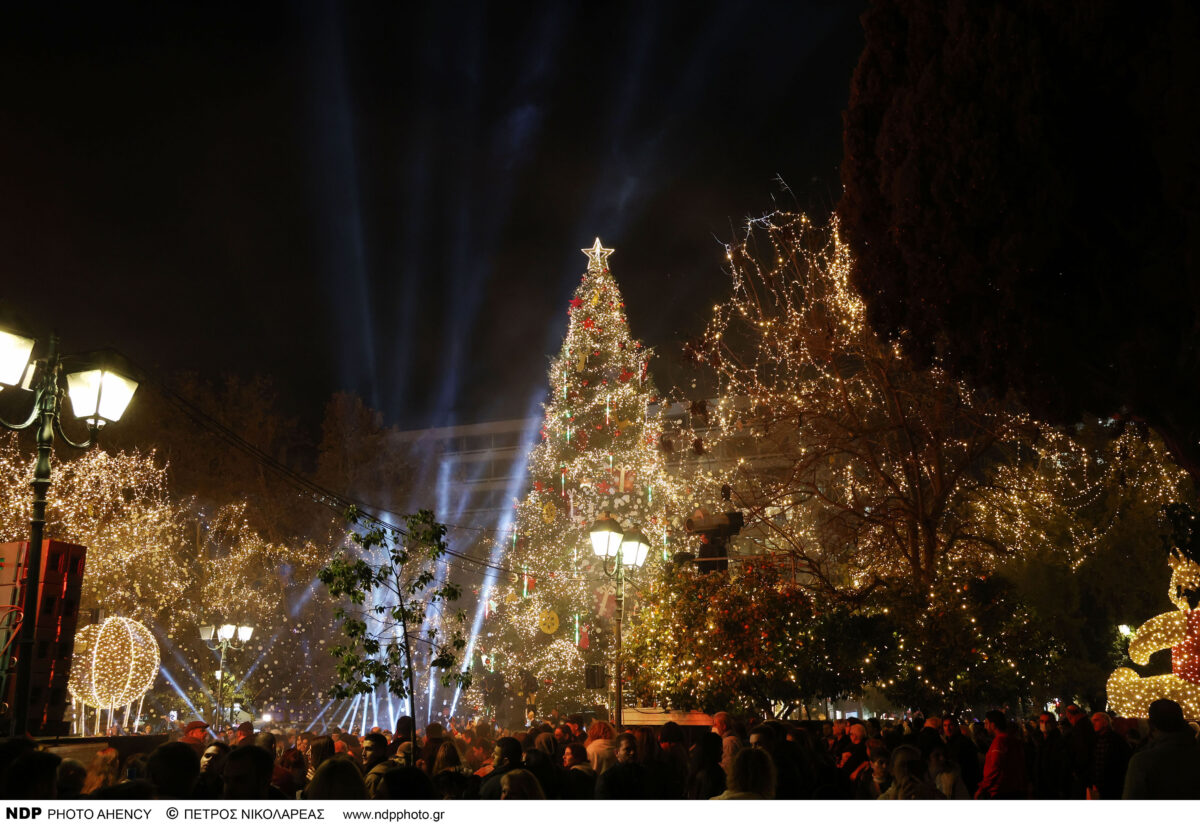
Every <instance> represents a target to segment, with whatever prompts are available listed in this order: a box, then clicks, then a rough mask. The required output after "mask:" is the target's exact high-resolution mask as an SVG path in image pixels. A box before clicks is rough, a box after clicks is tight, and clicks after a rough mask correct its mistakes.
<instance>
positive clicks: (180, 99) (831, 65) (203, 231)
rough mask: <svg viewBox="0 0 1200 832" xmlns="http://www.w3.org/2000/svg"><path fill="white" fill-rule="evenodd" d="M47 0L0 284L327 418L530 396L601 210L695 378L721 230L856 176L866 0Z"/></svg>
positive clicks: (820, 206)
mask: <svg viewBox="0 0 1200 832" xmlns="http://www.w3.org/2000/svg"><path fill="white" fill-rule="evenodd" d="M48 6H49V4H34V7H33V8H29V9H24V10H21V11H14V10H12V9H11V8H10V9H6V10H5V11H4V12H3V13H2V15H0V65H2V67H3V71H2V72H0V85H2V87H3V93H2V95H0V108H2V109H3V112H2V114H0V299H3V300H5V301H7V302H9V303H10V304H11V305H13V306H14V307H15V308H16V309H17V311H18V312H19V313H20V314H22V315H23V316H24V317H25V319H26V320H28V321H30V322H31V323H32V324H34V325H35V326H36V327H37V330H38V333H39V334H41V333H45V332H48V331H49V330H50V329H51V328H57V329H58V331H59V332H60V334H61V335H62V337H63V340H64V348H65V349H66V350H67V351H79V350H85V349H92V348H95V347H99V346H113V347H116V348H118V349H120V350H122V351H124V352H126V353H128V354H129V355H130V356H131V357H132V358H133V359H134V360H135V361H138V362H140V363H142V364H144V365H146V366H148V367H150V368H152V369H153V370H154V371H156V372H158V373H161V374H165V375H170V374H173V373H175V372H177V371H182V370H193V371H197V372H199V373H201V374H202V375H204V376H208V377H216V376H219V375H220V374H222V373H225V372H233V373H236V374H239V375H242V376H252V375H255V374H265V375H270V376H273V377H274V378H275V379H276V380H277V382H278V384H279V387H280V389H281V392H282V393H283V396H284V400H285V401H286V402H287V404H288V405H289V406H290V407H294V408H296V409H297V412H298V413H299V414H301V416H302V417H303V418H304V420H305V421H306V422H308V423H310V424H313V425H315V424H316V421H317V419H318V418H319V416H320V412H321V408H322V406H323V403H324V402H325V401H326V400H327V399H328V397H329V395H330V394H331V393H333V392H334V391H336V390H339V389H349V390H353V391H355V392H358V393H359V394H361V395H362V396H363V398H364V399H365V400H366V401H367V403H368V404H371V405H373V406H375V407H377V408H379V409H380V410H382V411H383V412H384V413H385V414H386V416H387V418H388V419H389V420H390V421H392V422H395V423H397V424H399V425H401V426H402V427H405V428H414V427H424V426H427V425H432V424H456V423H463V422H472V421H479V420H485V419H500V418H515V417H521V416H524V415H526V414H527V413H528V412H529V411H530V407H531V404H536V402H537V401H540V399H541V397H542V395H543V392H544V384H545V374H546V370H547V360H546V356H547V355H548V354H550V353H552V352H555V351H557V349H558V348H559V346H560V345H561V342H562V338H563V336H564V334H565V331H566V324H567V317H566V314H565V310H566V304H567V300H568V299H569V297H570V294H571V292H572V291H573V289H574V287H575V285H576V283H577V281H578V280H579V277H580V275H581V274H582V272H583V271H584V269H585V267H586V265H587V263H586V259H585V258H584V257H583V255H581V254H580V253H579V249H580V248H581V247H584V246H588V245H590V244H591V242H592V240H593V238H594V237H596V236H597V235H598V236H600V238H601V239H602V240H603V241H604V243H605V244H606V245H608V246H611V247H613V248H615V249H616V250H617V253H616V254H615V255H614V256H613V258H612V268H613V273H614V275H615V276H616V278H617V280H618V283H619V284H620V286H621V288H622V290H623V291H624V293H625V297H626V305H627V309H628V312H629V318H630V323H631V326H632V328H633V331H634V334H635V335H636V336H638V337H640V338H641V339H642V340H643V341H645V342H646V343H649V344H651V345H653V346H655V347H656V348H657V349H658V351H659V353H660V354H661V355H662V356H663V358H662V359H660V361H659V364H658V365H657V366H656V368H655V369H656V372H657V374H658V381H659V385H660V387H669V386H670V385H671V384H673V383H679V382H681V381H682V376H681V375H680V373H679V371H678V368H677V367H675V366H673V363H674V360H675V358H676V356H677V354H678V352H679V343H680V341H682V340H683V339H686V338H689V337H693V336H694V335H696V334H698V333H699V332H700V331H701V330H702V328H703V323H704V320H705V315H706V312H707V311H708V310H710V309H711V308H712V303H713V302H714V301H715V300H717V299H719V298H721V297H722V295H723V294H724V293H725V292H726V289H727V279H726V277H725V276H724V275H723V274H722V271H721V266H722V260H723V257H722V249H721V241H725V240H728V239H730V238H731V237H732V236H733V235H734V234H735V233H736V230H737V229H738V228H739V227H740V226H741V225H742V224H743V222H744V219H745V218H746V217H748V216H751V215H759V214H763V213H766V212H767V211H769V210H771V209H772V208H773V207H775V206H779V207H784V208H789V209H791V208H799V209H802V210H806V211H809V212H810V213H813V214H814V215H816V216H820V217H824V216H827V214H828V212H829V211H830V210H831V208H832V207H833V206H834V205H835V204H836V202H837V199H838V197H839V195H840V191H841V188H840V184H839V176H838V163H839V161H840V159H841V154H842V144H841V124H842V122H841V112H842V110H843V109H844V108H845V105H846V100H847V97H848V90H849V81H850V76H851V73H852V71H853V67H854V65H855V62H856V60H857V58H858V54H859V52H860V51H861V48H862V34H861V30H860V26H859V23H858V15H859V14H860V12H861V8H860V7H859V6H860V4H858V3H853V2H827V3H821V2H807V3H806V2H785V3H778V4H775V3H742V4H738V3H713V4H705V3H695V2H688V3H657V4H654V3H635V4H628V5H626V4H604V3H588V4H577V5H571V4H565V3H521V4H493V5H490V6H481V5H479V6H477V5H468V4H443V3H426V4H420V5H417V4H412V5H411V6H408V5H405V6H401V5H400V4H392V3H388V4H366V3H346V4H334V3H300V2H297V3H281V4H274V5H269V4H255V5H254V6H253V8H250V9H247V8H243V4H236V5H229V6H220V5H217V4H205V5H204V6H196V7H194V8H189V7H186V6H183V5H182V4H174V3H172V4H149V3H147V4H139V5H132V4H130V5H120V4H90V5H81V6H79V7H78V8H76V9H74V10H70V9H69V8H68V7H66V6H63V5H58V4H56V5H54V7H53V8H49V7H48ZM162 6H169V8H163V7H162Z"/></svg>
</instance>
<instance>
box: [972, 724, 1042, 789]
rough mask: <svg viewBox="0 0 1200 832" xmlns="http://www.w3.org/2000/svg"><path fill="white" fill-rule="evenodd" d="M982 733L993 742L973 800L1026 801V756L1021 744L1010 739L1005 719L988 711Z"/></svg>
mask: <svg viewBox="0 0 1200 832" xmlns="http://www.w3.org/2000/svg"><path fill="white" fill-rule="evenodd" d="M983 729H984V730H985V731H987V732H988V735H989V736H990V737H991V738H992V744H991V745H990V746H989V747H988V751H987V756H986V757H985V758H984V761H983V779H982V780H980V781H979V788H978V789H976V790H975V799H976V800H1005V799H1021V798H1025V797H1028V796H1029V795H1028V791H1029V789H1028V783H1027V781H1026V778H1025V752H1024V751H1023V750H1022V748H1021V741H1020V740H1019V739H1016V738H1015V737H1012V736H1009V733H1008V718H1007V717H1005V716H1004V714H1003V713H1002V712H1000V711H988V712H987V714H986V715H985V716H984V718H983Z"/></svg>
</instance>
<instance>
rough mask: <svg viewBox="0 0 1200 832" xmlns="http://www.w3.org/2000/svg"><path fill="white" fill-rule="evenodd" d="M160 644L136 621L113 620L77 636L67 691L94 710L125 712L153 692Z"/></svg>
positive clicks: (86, 628) (121, 618)
mask: <svg viewBox="0 0 1200 832" xmlns="http://www.w3.org/2000/svg"><path fill="white" fill-rule="evenodd" d="M159 660H160V657H159V651H158V642H157V641H155V640H154V636H153V635H152V634H151V633H150V631H149V630H147V629H146V628H145V627H144V626H143V625H142V624H140V623H138V622H137V621H134V620H133V619H132V618H123V617H121V616H113V617H112V618H108V619H105V621H104V622H103V623H102V624H89V625H88V626H86V627H84V628H83V629H81V630H80V631H79V633H78V634H77V635H76V636H75V658H74V660H73V661H72V663H71V680H70V681H69V682H68V683H67V689H68V690H69V691H70V692H71V695H72V696H73V697H75V699H76V700H77V701H78V702H81V703H83V704H85V705H87V706H88V707H91V708H100V709H106V710H114V709H118V708H124V707H126V706H128V705H130V704H132V703H133V702H134V701H136V700H137V699H139V698H141V697H142V696H144V695H145V694H146V692H147V691H148V690H150V686H151V685H153V684H154V679H155V677H157V676H158V666H159Z"/></svg>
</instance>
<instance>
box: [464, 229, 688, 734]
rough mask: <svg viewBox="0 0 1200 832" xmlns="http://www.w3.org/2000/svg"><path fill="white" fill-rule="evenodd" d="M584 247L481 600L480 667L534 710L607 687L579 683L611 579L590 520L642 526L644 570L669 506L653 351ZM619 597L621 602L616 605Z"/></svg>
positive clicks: (597, 650)
mask: <svg viewBox="0 0 1200 832" xmlns="http://www.w3.org/2000/svg"><path fill="white" fill-rule="evenodd" d="M583 253H584V254H586V255H587V257H588V269H587V272H586V273H585V274H584V275H583V279H582V281H581V282H580V284H579V286H578V288H577V289H576V291H575V295H574V297H573V298H572V299H571V301H570V304H569V306H568V309H567V314H568V316H569V319H570V323H569V325H568V327H567V337H566V340H565V341H564V343H563V347H562V350H561V351H560V352H559V354H558V356H557V357H556V358H555V359H554V360H553V362H552V364H551V367H550V390H551V392H550V400H549V401H548V402H546V404H545V422H544V423H543V425H542V431H541V440H540V442H539V443H538V444H537V446H536V447H535V448H534V450H533V452H532V454H531V455H530V462H529V472H530V478H531V480H532V487H531V488H530V490H529V493H528V495H527V496H526V497H525V499H524V501H522V502H521V503H520V504H519V505H518V507H517V518H516V527H515V530H514V531H513V533H512V535H511V537H510V539H509V540H508V542H507V547H508V551H507V553H506V555H505V557H504V560H503V564H502V565H503V568H504V571H503V572H502V573H501V577H500V579H499V580H498V581H497V583H496V585H495V586H494V587H493V588H492V590H491V593H490V595H489V597H488V598H487V599H486V603H487V604H488V609H489V618H488V621H487V624H486V626H485V628H484V632H485V636H486V638H485V640H484V644H485V647H484V652H485V656H486V662H487V669H494V670H497V671H499V672H500V673H502V674H503V676H504V677H505V679H506V680H507V682H508V686H509V690H510V691H511V692H513V693H516V694H517V696H518V697H519V698H521V699H523V700H524V701H526V703H527V704H531V705H532V706H533V707H534V708H535V709H536V710H537V711H538V712H539V713H544V712H547V711H549V710H550V709H551V708H559V709H563V710H566V709H574V708H576V707H579V706H581V705H589V704H596V703H599V702H601V701H603V700H604V697H605V692H604V691H603V690H591V691H589V690H587V689H586V687H585V684H584V681H585V667H586V666H587V665H589V664H592V665H603V666H605V667H606V668H608V669H610V670H611V667H612V655H611V654H612V649H613V647H612V645H611V643H610V642H611V639H609V638H608V637H607V630H608V629H609V628H608V627H606V626H603V625H604V624H606V623H608V622H611V616H612V614H613V611H614V609H613V608H614V605H613V603H612V602H613V598H612V583H611V581H610V580H609V579H608V578H607V577H606V576H605V574H604V571H603V570H602V569H601V568H600V564H599V563H598V562H597V561H596V558H595V557H594V556H593V554H592V550H591V544H590V542H589V539H588V536H587V531H588V528H589V527H590V526H591V524H592V523H593V522H594V521H595V520H596V519H597V517H599V516H600V515H601V513H602V512H605V511H607V512H609V513H610V514H611V516H612V517H613V518H614V519H616V520H617V521H618V522H619V523H620V524H621V526H622V527H623V528H624V529H625V530H626V531H627V532H629V531H631V530H632V529H633V528H634V527H640V528H641V530H642V532H643V533H644V534H645V535H646V537H647V538H648V540H649V541H650V554H649V556H648V558H647V561H646V566H645V567H643V570H644V571H645V570H655V569H658V568H661V564H662V562H663V561H664V559H665V556H666V553H667V552H668V551H669V543H668V541H669V532H668V529H669V526H670V524H671V520H672V518H676V517H678V508H679V506H678V502H677V499H676V497H675V490H676V489H675V488H674V486H673V485H672V483H671V481H670V479H669V478H668V476H667V474H666V471H665V469H664V466H663V459H662V455H661V452H660V449H659V441H660V438H661V435H662V429H661V427H660V424H661V420H660V418H659V417H658V416H657V415H650V413H649V411H650V410H653V411H655V413H657V410H658V408H657V407H653V405H654V403H655V402H656V400H657V392H656V391H655V389H654V385H653V383H652V382H651V380H650V376H649V370H648V362H649V359H650V356H651V352H650V350H648V349H647V348H645V347H643V346H642V345H641V344H640V343H639V342H638V341H636V340H634V338H633V337H632V335H631V334H630V331H629V322H628V320H627V318H626V316H625V304H624V302H623V301H622V299H621V293H620V291H619V290H618V288H617V284H616V282H615V281H614V280H613V276H612V274H611V273H610V272H609V269H608V257H609V255H611V254H612V253H613V250H612V249H606V248H604V247H603V246H602V245H601V244H600V240H599V239H597V240H596V242H595V244H594V245H593V246H592V248H590V249H583ZM632 577H634V578H635V579H636V577H637V576H636V575H634V576H632ZM647 577H648V576H647ZM631 590H632V591H631ZM627 593H628V595H630V596H635V595H636V588H633V587H630V586H629V585H628V584H627ZM629 607H630V602H629V601H628V600H627V602H626V615H628V614H629Z"/></svg>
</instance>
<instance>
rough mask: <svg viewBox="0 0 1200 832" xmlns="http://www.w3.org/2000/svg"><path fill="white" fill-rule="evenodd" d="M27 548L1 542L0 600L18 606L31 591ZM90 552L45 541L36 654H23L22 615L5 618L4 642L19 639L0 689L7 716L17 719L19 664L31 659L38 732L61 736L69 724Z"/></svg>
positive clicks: (32, 721) (32, 726)
mask: <svg viewBox="0 0 1200 832" xmlns="http://www.w3.org/2000/svg"><path fill="white" fill-rule="evenodd" d="M28 548H29V544H28V543H27V542H20V543H3V544H0V604H7V605H9V606H10V607H12V608H15V609H18V610H19V609H21V607H22V605H23V604H24V596H25V592H26V590H27V589H28V587H27V586H26V583H27V582H26V578H25V576H26V566H27V563H26V562H25V557H26V555H27V554H28ZM86 555H87V549H86V548H85V547H83V546H77V545H75V544H72V543H63V542H61V541H58V540H47V541H45V542H43V544H42V568H41V576H40V578H39V580H38V585H37V590H36V591H37V603H38V620H37V629H36V630H35V632H34V647H33V655H32V656H24V655H22V650H21V633H20V631H19V628H17V627H14V626H13V625H14V624H15V622H16V619H17V616H16V615H8V616H6V617H5V618H4V619H3V621H0V644H3V643H4V642H5V641H7V640H9V639H14V640H13V643H12V646H11V647H10V649H9V657H10V666H9V671H10V672H9V673H8V675H7V678H5V679H4V685H3V691H0V693H3V697H4V703H5V705H6V707H5V709H4V712H5V716H6V718H7V719H11V718H12V707H13V703H14V702H15V700H16V688H17V670H16V667H17V663H18V662H22V661H28V662H30V663H31V668H30V681H31V685H30V691H29V714H28V716H29V724H28V726H27V728H28V730H29V731H31V732H32V733H33V735H34V736H61V735H63V734H65V733H67V730H68V727H69V724H68V723H67V722H66V721H64V720H63V715H64V713H65V711H66V707H67V698H68V697H67V679H68V678H69V677H70V675H71V659H72V656H73V654H74V646H75V630H76V628H77V627H78V625H79V594H80V592H81V591H82V589H83V569H84V564H85V561H86ZM14 630H16V632H14ZM14 637H15V638H14ZM7 719H6V721H7Z"/></svg>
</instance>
